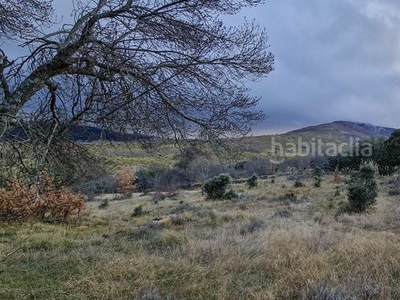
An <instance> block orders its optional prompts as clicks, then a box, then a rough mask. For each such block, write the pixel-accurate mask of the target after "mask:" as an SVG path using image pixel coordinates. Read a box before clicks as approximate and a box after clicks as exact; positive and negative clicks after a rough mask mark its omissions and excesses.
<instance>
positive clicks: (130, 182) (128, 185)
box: [117, 169, 137, 194]
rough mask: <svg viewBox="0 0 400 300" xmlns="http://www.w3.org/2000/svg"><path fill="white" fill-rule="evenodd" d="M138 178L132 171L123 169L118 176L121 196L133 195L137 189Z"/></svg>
mask: <svg viewBox="0 0 400 300" xmlns="http://www.w3.org/2000/svg"><path fill="white" fill-rule="evenodd" d="M136 179H137V177H136V175H135V173H134V172H133V171H132V170H131V169H123V170H121V171H120V172H119V173H118V174H117V187H118V192H119V193H121V194H129V193H132V192H133V190H134V189H135V181H136Z"/></svg>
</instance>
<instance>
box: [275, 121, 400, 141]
mask: <svg viewBox="0 0 400 300" xmlns="http://www.w3.org/2000/svg"><path fill="white" fill-rule="evenodd" d="M395 130H396V129H395V128H390V127H384V126H376V125H372V124H368V123H360V122H351V121H334V122H331V123H323V124H318V125H313V126H307V127H304V128H299V129H296V130H292V131H289V132H286V133H284V134H282V136H293V135H298V134H314V135H316V136H317V135H325V134H338V135H342V136H344V137H354V138H359V139H361V140H364V139H370V138H381V137H383V138H388V137H389V136H390V135H391V134H392V132H393V131H395Z"/></svg>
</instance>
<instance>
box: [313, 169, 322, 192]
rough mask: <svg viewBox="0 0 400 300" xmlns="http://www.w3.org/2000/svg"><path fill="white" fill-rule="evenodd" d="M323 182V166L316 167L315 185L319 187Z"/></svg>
mask: <svg viewBox="0 0 400 300" xmlns="http://www.w3.org/2000/svg"><path fill="white" fill-rule="evenodd" d="M321 183H322V170H321V168H318V167H317V168H315V169H314V187H315V188H319V187H321Z"/></svg>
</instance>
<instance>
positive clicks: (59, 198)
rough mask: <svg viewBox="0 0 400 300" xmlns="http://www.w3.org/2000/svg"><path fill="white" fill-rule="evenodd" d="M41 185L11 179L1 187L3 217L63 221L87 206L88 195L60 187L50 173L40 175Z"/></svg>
mask: <svg viewBox="0 0 400 300" xmlns="http://www.w3.org/2000/svg"><path fill="white" fill-rule="evenodd" d="M40 177H41V178H40V183H39V184H38V185H33V186H29V185H28V184H27V182H25V181H23V180H20V179H17V178H15V177H14V178H11V179H10V180H9V181H8V183H7V186H6V188H4V189H0V220H3V221H27V220H30V219H38V220H41V221H44V220H60V219H63V220H65V219H67V218H68V217H70V216H72V215H79V214H80V212H82V211H83V210H84V208H85V197H84V196H83V195H79V194H73V193H72V192H71V191H70V190H68V189H66V188H56V187H55V186H54V180H53V178H52V177H51V176H49V175H48V174H42V175H41V176H40Z"/></svg>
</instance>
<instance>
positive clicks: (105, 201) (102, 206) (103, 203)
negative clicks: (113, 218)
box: [99, 199, 110, 209]
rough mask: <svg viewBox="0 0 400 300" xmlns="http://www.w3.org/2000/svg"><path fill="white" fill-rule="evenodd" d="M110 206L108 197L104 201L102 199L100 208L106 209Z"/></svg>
mask: <svg viewBox="0 0 400 300" xmlns="http://www.w3.org/2000/svg"><path fill="white" fill-rule="evenodd" d="M109 206H110V203H109V201H108V199H104V200H103V201H101V203H100V205H99V209H106V208H108V207H109Z"/></svg>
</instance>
